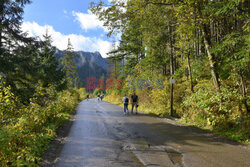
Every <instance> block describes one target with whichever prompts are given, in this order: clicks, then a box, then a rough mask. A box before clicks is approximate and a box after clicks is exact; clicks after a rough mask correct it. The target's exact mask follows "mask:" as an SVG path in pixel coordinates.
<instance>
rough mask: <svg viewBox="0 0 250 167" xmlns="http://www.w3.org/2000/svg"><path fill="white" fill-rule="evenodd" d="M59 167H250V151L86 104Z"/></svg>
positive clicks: (104, 104) (94, 102) (173, 126)
mask: <svg viewBox="0 0 250 167" xmlns="http://www.w3.org/2000/svg"><path fill="white" fill-rule="evenodd" d="M77 110H78V111H77V115H76V120H75V122H74V123H73V125H72V127H71V130H70V133H69V135H68V137H67V139H66V143H65V145H64V147H63V149H62V151H61V154H60V157H59V158H58V159H57V161H56V166H57V167H66V166H67V167H82V166H87V167H95V166H97V167H111V166H117V167H123V166H131V167H140V166H163V167H164V166H166V167H172V166H173V167H178V166H179V167H181V166H187V167H189V166H190V167H250V151H249V149H247V148H243V147H241V146H237V145H231V144H226V143H223V142H218V141H215V140H213V139H212V138H211V137H206V136H205V135H204V134H203V133H197V132H194V130H192V128H188V127H185V126H180V125H178V124H176V123H175V122H174V121H171V120H168V119H160V118H155V117H151V116H147V115H143V114H139V115H128V116H124V115H123V112H122V111H123V109H122V108H121V107H119V106H116V105H113V104H110V103H107V102H98V101H97V100H96V99H90V100H88V101H86V100H85V101H83V102H81V103H80V104H79V106H78V109H77Z"/></svg>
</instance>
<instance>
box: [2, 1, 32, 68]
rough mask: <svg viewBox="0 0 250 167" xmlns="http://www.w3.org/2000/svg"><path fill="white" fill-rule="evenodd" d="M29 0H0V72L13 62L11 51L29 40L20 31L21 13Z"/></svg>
mask: <svg viewBox="0 0 250 167" xmlns="http://www.w3.org/2000/svg"><path fill="white" fill-rule="evenodd" d="M29 3H30V0H1V1H0V72H5V71H6V70H8V69H9V66H10V65H11V64H12V63H13V62H11V61H12V59H10V58H11V57H12V56H11V51H12V50H14V49H15V48H17V47H18V46H19V45H20V43H22V44H23V43H27V42H30V40H31V39H28V38H26V37H25V34H23V33H22V31H21V28H20V26H21V23H22V14H23V8H24V5H25V4H29Z"/></svg>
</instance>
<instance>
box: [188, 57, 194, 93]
mask: <svg viewBox="0 0 250 167" xmlns="http://www.w3.org/2000/svg"><path fill="white" fill-rule="evenodd" d="M187 62H188V73H189V77H190V89H191V91H192V92H194V86H193V81H192V69H191V65H190V58H189V53H188V55H187Z"/></svg>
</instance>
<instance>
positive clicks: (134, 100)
mask: <svg viewBox="0 0 250 167" xmlns="http://www.w3.org/2000/svg"><path fill="white" fill-rule="evenodd" d="M131 101H132V103H131V104H132V109H131V114H133V111H134V108H135V114H137V107H138V101H139V98H138V96H137V95H136V94H135V92H134V93H133V95H132V96H131Z"/></svg>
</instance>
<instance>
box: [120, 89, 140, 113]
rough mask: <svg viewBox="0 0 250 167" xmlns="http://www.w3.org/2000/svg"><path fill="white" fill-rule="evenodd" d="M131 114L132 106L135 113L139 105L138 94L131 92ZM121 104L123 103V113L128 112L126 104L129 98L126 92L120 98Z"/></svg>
mask: <svg viewBox="0 0 250 167" xmlns="http://www.w3.org/2000/svg"><path fill="white" fill-rule="evenodd" d="M130 99H131V105H132V108H131V114H133V112H134V108H135V114H137V108H138V107H139V105H138V102H139V98H138V96H137V95H136V94H135V93H133V95H132V96H131V98H130ZM122 101H123V104H124V115H126V114H128V113H129V111H128V104H129V98H128V96H127V95H126V94H124V97H123V98H122Z"/></svg>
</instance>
